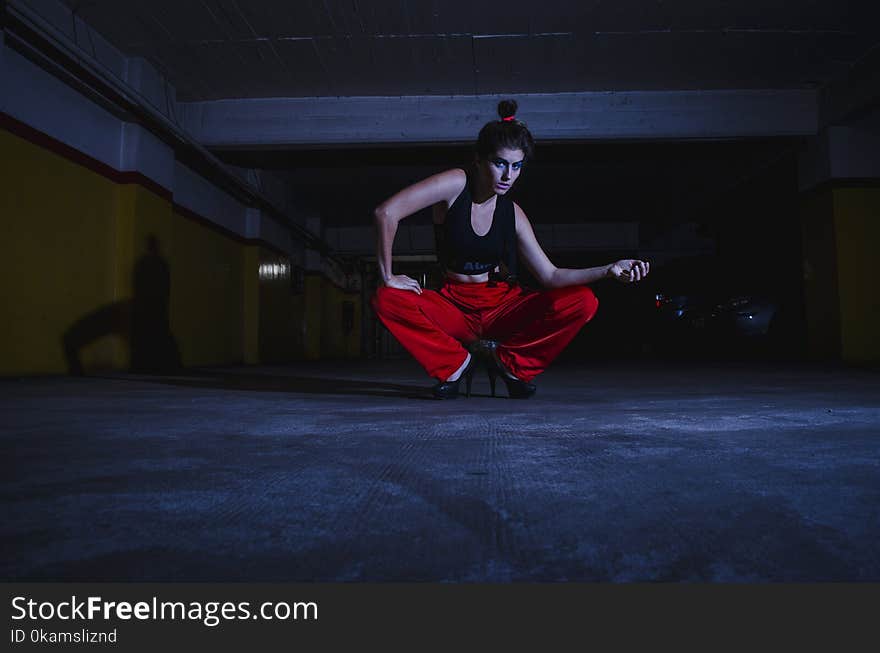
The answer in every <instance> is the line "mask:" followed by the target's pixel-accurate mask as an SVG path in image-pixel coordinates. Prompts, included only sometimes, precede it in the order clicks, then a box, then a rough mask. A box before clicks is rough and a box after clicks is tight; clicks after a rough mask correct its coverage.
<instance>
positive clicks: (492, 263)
mask: <svg viewBox="0 0 880 653" xmlns="http://www.w3.org/2000/svg"><path fill="white" fill-rule="evenodd" d="M465 174H467V183H466V184H465V187H464V190H462V191H461V193H459V195H458V197H457V198H455V201H454V202H453V203H452V206H450V207H449V210H448V211H447V212H446V218H445V220H444V221H443V224H435V225H434V234H435V237H436V240H437V257H438V258H439V259H440V264H441V265H442V266H444V267H445V268H446V269H448V270H452V271H453V272H458V273H459V274H475V275H476V274H484V273H486V272H492V271H493V270H494V269H495V268H496V266H498V265H499V264H500V263H503V264H504V265H505V266H506V268H507V275H508V276H510V277H513V276H515V275H516V249H517V244H516V218H515V217H514V213H513V201H512V200H511V199H509V198H508V197H505V196H504V195H498V196H497V198H496V200H495V212H494V213H493V215H492V226H491V227H489V231H488V232H487V233H486V235H485V236H478V235H477V234H476V233H475V232H474V227H473V225H472V223H471V202H472V201H473V200H472V195H471V188H472V180H473V178H472V175H471V173H470V172H468V171H465Z"/></svg>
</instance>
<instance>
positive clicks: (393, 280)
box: [385, 274, 422, 295]
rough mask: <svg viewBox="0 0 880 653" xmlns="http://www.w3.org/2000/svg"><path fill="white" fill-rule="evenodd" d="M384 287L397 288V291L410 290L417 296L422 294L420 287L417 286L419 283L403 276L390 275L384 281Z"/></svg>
mask: <svg viewBox="0 0 880 653" xmlns="http://www.w3.org/2000/svg"><path fill="white" fill-rule="evenodd" d="M385 285H386V286H388V287H389V288H397V289H398V290H410V291H412V292H414V293H416V294H417V295H421V294H422V287H421V286H420V285H419V282H418V281H416V280H415V279H413V278H412V277H408V276H406V275H405V274H392V275H391V276H390V277H388V278H387V279H386V280H385Z"/></svg>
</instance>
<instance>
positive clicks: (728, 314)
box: [648, 257, 779, 355]
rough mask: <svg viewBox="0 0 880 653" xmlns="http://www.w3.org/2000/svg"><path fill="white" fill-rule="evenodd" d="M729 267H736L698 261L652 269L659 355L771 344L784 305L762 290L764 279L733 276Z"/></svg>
mask: <svg viewBox="0 0 880 653" xmlns="http://www.w3.org/2000/svg"><path fill="white" fill-rule="evenodd" d="M727 269H731V270H733V269H736V268H734V267H733V266H724V265H723V264H722V263H720V262H719V261H718V260H717V259H714V258H707V257H694V258H688V259H678V260H675V261H672V262H670V263H668V264H666V265H662V266H657V268H656V269H655V270H652V271H651V276H649V277H648V279H652V277H653V280H652V287H653V289H654V295H653V302H654V309H653V314H654V319H653V320H652V329H651V331H652V334H651V339H650V346H651V349H652V350H653V351H654V352H655V353H657V354H661V355H663V354H666V353H669V354H675V355H683V354H684V355H686V354H693V355H705V354H726V353H730V352H740V353H741V352H743V351H747V350H750V349H751V350H755V351H757V350H760V349H762V348H763V347H764V346H765V344H766V343H767V341H768V340H769V336H770V331H771V327H772V325H773V324H774V319H775V318H776V316H777V313H778V307H779V302H778V300H777V299H776V298H775V297H773V296H772V295H771V294H770V293H767V292H764V291H763V290H761V289H760V288H758V287H756V286H757V285H758V283H759V281H757V280H756V281H753V282H750V281H749V280H748V279H745V278H732V277H731V276H730V275H728V274H725V273H724V270H727ZM655 272H656V274H655Z"/></svg>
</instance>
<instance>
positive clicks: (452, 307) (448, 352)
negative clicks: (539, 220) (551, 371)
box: [373, 279, 599, 381]
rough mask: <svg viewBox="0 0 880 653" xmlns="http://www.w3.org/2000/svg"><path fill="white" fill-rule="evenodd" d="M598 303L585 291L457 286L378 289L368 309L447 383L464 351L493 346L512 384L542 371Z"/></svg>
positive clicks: (584, 288) (448, 283)
mask: <svg viewBox="0 0 880 653" xmlns="http://www.w3.org/2000/svg"><path fill="white" fill-rule="evenodd" d="M598 307H599V301H598V300H597V299H596V295H594V294H593V291H592V290H590V289H589V288H588V287H587V286H568V287H566V288H554V289H552V290H542V291H527V290H524V289H523V288H521V287H519V286H511V285H509V284H507V283H505V282H497V283H494V282H486V283H458V282H455V281H452V280H450V279H447V280H446V283H445V285H444V286H443V287H442V288H440V290H439V291H433V290H423V291H422V294H421V295H418V294H416V293H414V292H412V291H409V290H398V289H397V288H388V287H387V286H382V287H380V288H379V289H378V290H377V291H376V294H375V295H374V296H373V309H374V310H375V311H376V315H378V316H379V319H380V320H382V323H383V324H384V325H385V326H386V327H388V330H389V331H391V333H392V334H393V335H394V337H395V338H397V339H398V340H399V341H400V343H401V344H402V345H403V346H404V347H405V348H406V349H407V351H409V353H411V354H412V355H413V356H414V357H415V359H416V360H417V361H418V362H419V363H421V365H422V367H424V368H425V371H427V372H428V374H429V375H430V376H432V377H434V378H436V379H440V380H442V381H445V380H446V379H448V378H449V377H450V376H451V375H452V373H453V372H455V371H456V370H458V368H460V367H461V365H462V363H464V361H465V358H467V350H466V349H465V348H464V344H467V343H470V342H473V341H474V340H479V339H492V340H497V341H498V357H499V358H500V359H501V362H502V363H503V364H504V365H505V366H506V367H507V369H509V370H510V371H511V372H512V373H513V374H514V375H515V376H516V377H518V378H519V379H522V380H523V381H531V380H532V379H533V378H535V377H536V376H537V375H538V374H540V373H541V372H543V371H544V370H545V369H546V368H547V366H548V365H549V364H550V362H551V361H552V360H553V359H554V358H556V357H557V356H558V355H559V353H560V352H561V351H562V350H563V349H564V348H565V346H566V345H567V344H568V343H569V342H571V339H572V338H574V336H575V334H576V333H577V332H578V331H579V330H580V329H581V327H582V326H583V325H584V324H586V323H587V322H588V321H589V320H590V319H592V317H593V316H594V315H595V314H596V309H597V308H598Z"/></svg>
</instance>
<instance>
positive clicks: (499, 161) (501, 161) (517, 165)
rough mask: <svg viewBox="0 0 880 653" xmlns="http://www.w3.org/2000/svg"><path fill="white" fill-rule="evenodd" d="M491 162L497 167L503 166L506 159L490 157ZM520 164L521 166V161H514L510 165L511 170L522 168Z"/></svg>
mask: <svg viewBox="0 0 880 653" xmlns="http://www.w3.org/2000/svg"><path fill="white" fill-rule="evenodd" d="M492 164H493V165H494V166H496V167H498V168H503V167H504V166H506V165H507V161H505V160H504V159H492ZM522 166H523V162H522V161H517V162H516V163H514V164H513V165H511V166H510V167H511V168H512V169H513V170H520V169H521V168H522Z"/></svg>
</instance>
